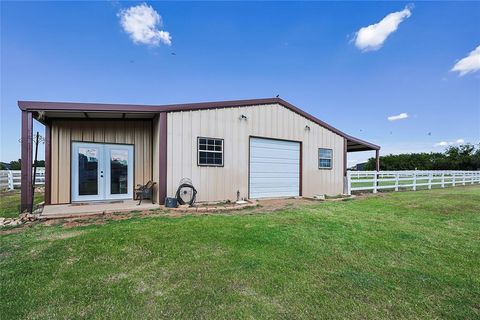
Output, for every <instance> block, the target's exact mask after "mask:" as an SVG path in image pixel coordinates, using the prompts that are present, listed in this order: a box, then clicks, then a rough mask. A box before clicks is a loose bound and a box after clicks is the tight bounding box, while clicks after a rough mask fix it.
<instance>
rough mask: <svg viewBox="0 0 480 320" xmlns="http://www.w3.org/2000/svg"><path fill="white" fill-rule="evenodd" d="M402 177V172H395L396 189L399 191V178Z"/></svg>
mask: <svg viewBox="0 0 480 320" xmlns="http://www.w3.org/2000/svg"><path fill="white" fill-rule="evenodd" d="M399 178H400V173H398V172H397V173H396V174H395V191H398V179H399Z"/></svg>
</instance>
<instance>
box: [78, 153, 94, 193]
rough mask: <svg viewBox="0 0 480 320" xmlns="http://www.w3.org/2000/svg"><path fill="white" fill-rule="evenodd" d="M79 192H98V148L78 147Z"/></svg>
mask: <svg viewBox="0 0 480 320" xmlns="http://www.w3.org/2000/svg"><path fill="white" fill-rule="evenodd" d="M78 194H79V195H81V196H84V195H97V194H98V149H95V148H78Z"/></svg>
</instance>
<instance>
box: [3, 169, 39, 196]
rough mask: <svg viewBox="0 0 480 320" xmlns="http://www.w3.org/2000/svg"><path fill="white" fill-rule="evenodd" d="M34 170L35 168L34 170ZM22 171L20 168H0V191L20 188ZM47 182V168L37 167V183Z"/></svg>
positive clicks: (37, 184)
mask: <svg viewBox="0 0 480 320" xmlns="http://www.w3.org/2000/svg"><path fill="white" fill-rule="evenodd" d="M32 171H33V170H32ZM21 180H22V173H21V171H20V170H0V191H4V190H13V189H18V188H20V186H21ZM44 184H45V168H43V167H42V168H37V175H36V177H35V185H36V186H40V185H44Z"/></svg>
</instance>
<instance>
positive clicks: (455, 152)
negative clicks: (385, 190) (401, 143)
mask: <svg viewBox="0 0 480 320" xmlns="http://www.w3.org/2000/svg"><path fill="white" fill-rule="evenodd" d="M415 169H417V170H480V146H478V145H477V146H475V145H472V144H469V143H467V144H463V145H459V146H450V147H448V148H447V149H446V150H445V152H443V153H440V152H431V153H425V152H424V153H404V154H396V155H393V154H390V155H387V156H382V157H380V170H415ZM364 170H375V158H370V159H368V161H367V163H366V164H365V167H364Z"/></svg>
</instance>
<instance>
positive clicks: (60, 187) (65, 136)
mask: <svg viewBox="0 0 480 320" xmlns="http://www.w3.org/2000/svg"><path fill="white" fill-rule="evenodd" d="M51 141H52V142H51V144H52V151H51V152H52V157H51V159H52V176H51V179H52V180H51V188H52V192H51V197H52V198H51V200H52V201H51V203H52V204H58V203H69V202H70V190H71V188H70V179H71V172H70V162H71V151H70V146H71V142H72V141H83V142H99V143H123V144H133V145H134V159H135V160H134V175H135V180H134V184H135V185H137V184H145V183H146V182H147V181H148V180H150V179H152V122H151V121H150V120H141V121H128V120H125V121H122V120H119V121H110V120H108V121H105V120H54V121H52V137H51Z"/></svg>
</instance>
